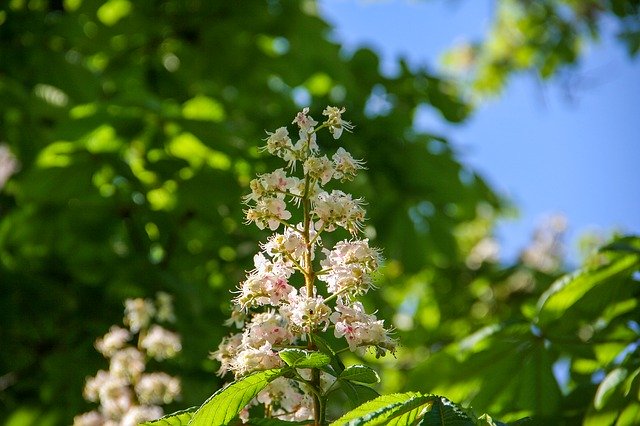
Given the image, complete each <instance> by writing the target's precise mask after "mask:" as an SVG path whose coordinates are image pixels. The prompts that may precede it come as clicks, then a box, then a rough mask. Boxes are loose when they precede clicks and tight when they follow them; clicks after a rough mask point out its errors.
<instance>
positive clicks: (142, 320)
mask: <svg viewBox="0 0 640 426" xmlns="http://www.w3.org/2000/svg"><path fill="white" fill-rule="evenodd" d="M124 306H125V310H124V323H125V324H126V325H127V326H128V327H129V330H131V332H133V333H137V332H139V331H140V330H142V329H143V328H146V327H147V326H148V325H149V323H150V322H151V319H152V318H153V316H154V315H155V313H156V308H155V306H153V302H151V301H150V300H146V299H142V298H138V299H127V300H126V301H125V302H124Z"/></svg>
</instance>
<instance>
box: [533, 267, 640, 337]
mask: <svg viewBox="0 0 640 426" xmlns="http://www.w3.org/2000/svg"><path fill="white" fill-rule="evenodd" d="M638 264H639V262H638V256H634V255H629V256H622V257H619V258H617V259H615V260H613V261H612V262H611V263H609V264H607V265H604V266H601V267H599V268H596V269H581V270H578V271H576V272H574V273H573V274H569V275H565V276H564V277H562V278H561V279H559V280H558V281H556V282H555V283H554V284H553V285H552V286H551V287H550V288H549V289H548V290H547V291H546V292H544V294H543V295H542V296H541V297H540V299H539V301H538V319H537V320H538V323H539V324H541V325H544V324H548V323H549V322H551V321H554V320H557V319H559V318H560V317H562V315H563V314H564V312H565V311H566V310H567V309H568V308H570V307H571V306H573V305H574V304H576V303H577V302H578V301H579V300H580V299H581V298H582V297H583V296H584V295H585V294H586V293H587V292H589V291H590V290H591V289H593V288H595V287H597V286H600V285H606V284H607V283H608V282H610V281H613V280H614V279H616V278H618V277H621V276H626V275H629V274H630V273H632V272H633V271H634V270H636V269H637V268H638Z"/></svg>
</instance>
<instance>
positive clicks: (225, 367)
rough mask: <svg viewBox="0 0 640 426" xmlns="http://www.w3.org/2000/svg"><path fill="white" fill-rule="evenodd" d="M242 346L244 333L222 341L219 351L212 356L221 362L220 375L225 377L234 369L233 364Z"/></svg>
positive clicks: (211, 356)
mask: <svg viewBox="0 0 640 426" xmlns="http://www.w3.org/2000/svg"><path fill="white" fill-rule="evenodd" d="M240 345H242V333H236V334H232V335H231V336H227V337H225V338H223V339H222V341H221V342H220V344H219V345H218V350H217V351H214V352H212V353H211V354H210V356H209V357H210V358H212V359H215V360H217V361H218V362H220V368H219V369H218V375H219V376H224V375H225V374H227V373H228V372H229V371H232V369H233V362H234V360H235V358H236V356H237V355H238V351H239V350H240Z"/></svg>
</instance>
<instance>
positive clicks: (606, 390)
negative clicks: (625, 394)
mask: <svg viewBox="0 0 640 426" xmlns="http://www.w3.org/2000/svg"><path fill="white" fill-rule="evenodd" d="M627 373H628V371H627V370H626V369H624V368H615V369H613V370H611V371H610V372H609V374H607V376H606V377H605V378H604V380H603V381H602V382H601V383H600V386H598V390H597V391H596V396H595V398H594V400H593V405H594V406H595V407H596V410H601V409H602V408H603V407H604V406H605V404H606V403H607V401H608V400H609V398H610V397H611V395H612V394H613V393H614V392H615V391H616V389H617V388H618V387H619V386H620V384H621V383H622V382H623V381H624V380H625V379H626V378H627Z"/></svg>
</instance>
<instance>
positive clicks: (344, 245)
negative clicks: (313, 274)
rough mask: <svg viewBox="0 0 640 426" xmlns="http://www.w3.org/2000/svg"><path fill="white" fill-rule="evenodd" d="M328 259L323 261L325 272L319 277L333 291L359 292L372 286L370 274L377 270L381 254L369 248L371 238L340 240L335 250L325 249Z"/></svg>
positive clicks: (355, 293) (365, 290)
mask: <svg viewBox="0 0 640 426" xmlns="http://www.w3.org/2000/svg"><path fill="white" fill-rule="evenodd" d="M324 253H325V256H326V258H325V259H324V260H323V261H322V262H320V265H321V266H322V268H323V270H324V271H326V273H324V274H321V275H318V279H319V280H321V281H324V282H326V283H327V289H328V290H329V292H330V293H332V294H333V293H343V292H345V291H348V292H349V294H352V295H358V294H362V293H366V292H367V291H368V290H369V288H370V287H371V286H372V279H371V274H372V273H373V272H374V271H376V270H377V269H378V266H379V264H380V253H379V251H378V250H376V249H373V248H371V247H369V240H368V239H364V240H355V241H341V242H339V243H337V244H336V245H335V247H334V248H333V250H326V249H325V250H324Z"/></svg>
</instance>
